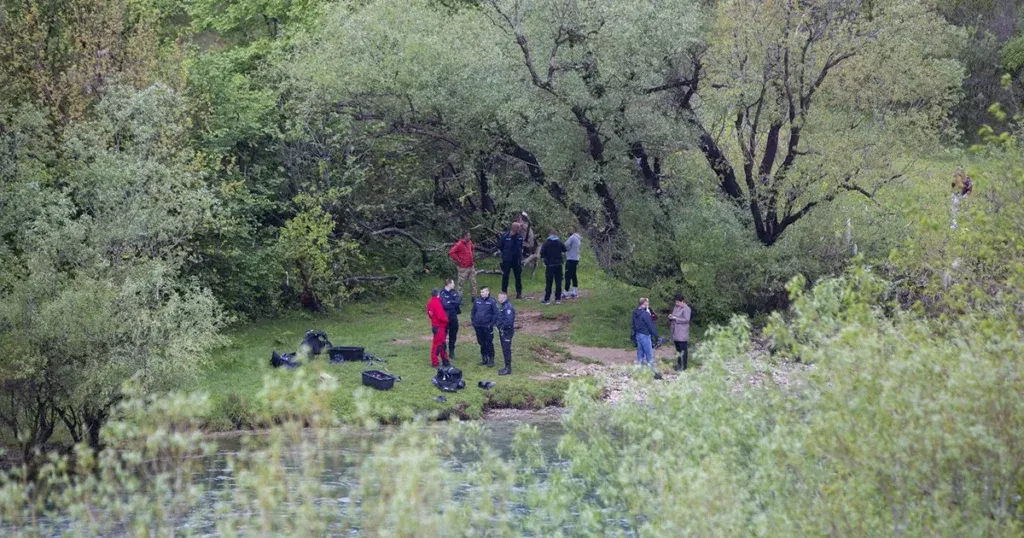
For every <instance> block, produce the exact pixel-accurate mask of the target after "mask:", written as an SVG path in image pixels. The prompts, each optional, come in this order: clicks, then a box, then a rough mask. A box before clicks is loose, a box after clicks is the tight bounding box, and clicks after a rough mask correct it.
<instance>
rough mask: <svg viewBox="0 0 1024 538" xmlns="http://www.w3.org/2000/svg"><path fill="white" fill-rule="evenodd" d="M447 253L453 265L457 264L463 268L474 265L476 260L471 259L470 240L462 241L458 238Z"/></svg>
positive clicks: (471, 248) (471, 243) (471, 244)
mask: <svg viewBox="0 0 1024 538" xmlns="http://www.w3.org/2000/svg"><path fill="white" fill-rule="evenodd" d="M448 255H449V256H451V258H452V260H454V261H455V265H458V266H459V267H461V268H463V269H467V268H469V267H473V266H474V265H476V262H475V261H474V260H473V242H472V241H463V240H462V239H459V240H458V241H457V242H456V243H455V245H453V246H452V249H451V250H449V251H448Z"/></svg>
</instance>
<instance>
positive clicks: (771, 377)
mask: <svg viewBox="0 0 1024 538" xmlns="http://www.w3.org/2000/svg"><path fill="white" fill-rule="evenodd" d="M588 296H589V292H588V291H587V290H580V297H579V298H578V299H567V300H585V298H586V297H588ZM540 299H541V297H540V296H539V295H537V294H528V295H525V296H524V297H523V299H522V301H524V302H537V301H540ZM466 317H467V318H468V316H466ZM460 321H462V323H461V326H460V329H459V337H458V341H459V342H460V343H467V344H475V343H476V334H475V332H474V331H473V327H472V326H471V325H470V324H469V321H468V319H466V320H460ZM571 322H572V317H571V315H570V314H568V313H559V314H556V315H552V314H550V313H548V312H546V311H544V310H535V309H521V310H519V311H518V312H517V315H516V331H517V332H523V333H526V334H529V335H533V336H539V337H542V338H544V339H545V341H548V342H552V343H553V345H552V346H551V347H550V348H549V347H543V348H538V349H535V350H534V352H535V353H537V356H538V358H539V359H540V360H542V361H544V362H547V363H548V364H551V365H552V366H555V367H556V368H557V370H556V371H553V372H549V373H545V374H540V375H538V376H535V377H536V378H537V379H571V378H580V377H593V378H594V379H596V380H597V381H598V382H599V383H600V384H601V386H603V387H604V388H605V391H604V400H606V401H609V402H611V403H616V402H620V401H622V400H623V399H624V398H625V397H626V395H627V394H629V395H633V397H635V398H637V399H638V400H639V401H644V400H646V393H645V391H644V389H643V388H642V386H641V385H642V384H640V383H637V379H638V377H637V374H636V373H635V368H636V349H626V348H608V347H591V346H582V345H577V344H571V343H565V342H564V339H563V338H561V336H562V335H563V334H565V333H566V332H567V331H568V327H569V324H570V323H571ZM418 340H420V341H423V342H429V341H430V340H431V337H430V335H429V334H425V335H423V336H421V337H420V338H419V339H418ZM394 343H396V344H411V343H413V341H412V340H409V339H399V340H395V341H394ZM694 348H695V346H694V345H693V344H691V347H690V353H691V356H692V354H693V351H694ZM654 355H655V362H656V364H657V367H658V370H659V371H660V372H661V374H662V376H663V377H664V379H665V380H666V381H669V380H672V379H675V378H677V377H678V376H680V375H684V376H685V375H687V372H679V373H677V372H675V371H674V370H672V368H671V364H672V363H673V362H674V360H675V357H676V352H675V348H674V346H673V345H672V344H671V343H667V344H665V345H662V346H661V347H659V348H655V350H654ZM768 356H769V354H768V351H767V343H766V342H763V341H756V340H755V345H754V349H753V350H751V351H750V352H749V353H748V356H747V358H746V359H747V360H749V363H748V364H744V362H745V361H744V360H743V359H738V360H737V361H735V362H734V363H732V364H729V365H726V368H727V369H728V370H729V371H731V372H733V373H735V374H736V376H737V382H736V384H735V385H734V386H733V389H732V390H733V392H741V391H743V390H746V389H747V388H750V387H758V386H762V385H763V384H764V383H766V382H768V381H771V382H774V383H775V384H777V385H780V386H789V385H790V383H791V377H793V374H794V373H795V372H801V371H806V370H808V369H809V367H808V366H806V365H803V364H799V363H794V362H791V361H788V360H785V359H782V360H781V361H772V362H769V361H768ZM748 366H749V368H748ZM744 370H746V371H748V372H752V373H742V372H743V371H744Z"/></svg>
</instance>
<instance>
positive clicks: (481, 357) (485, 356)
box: [477, 355, 487, 366]
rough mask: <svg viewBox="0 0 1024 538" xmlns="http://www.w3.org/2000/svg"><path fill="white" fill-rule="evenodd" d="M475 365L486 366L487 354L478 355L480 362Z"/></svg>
mask: <svg viewBox="0 0 1024 538" xmlns="http://www.w3.org/2000/svg"><path fill="white" fill-rule="evenodd" d="M477 366H487V355H480V364H478V365H477Z"/></svg>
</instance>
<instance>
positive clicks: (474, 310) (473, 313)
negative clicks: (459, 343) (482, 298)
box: [469, 301, 476, 323]
mask: <svg viewBox="0 0 1024 538" xmlns="http://www.w3.org/2000/svg"><path fill="white" fill-rule="evenodd" d="M475 319H476V301H473V309H472V310H470V312H469V321H470V323H472V322H473V320H475Z"/></svg>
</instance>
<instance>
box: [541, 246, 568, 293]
mask: <svg viewBox="0 0 1024 538" xmlns="http://www.w3.org/2000/svg"><path fill="white" fill-rule="evenodd" d="M564 252H565V243H562V240H561V239H559V238H558V236H557V235H555V234H551V235H549V236H548V239H547V241H544V246H542V247H540V258H541V259H542V260H544V267H545V272H544V300H543V301H541V304H548V301H550V300H551V285H552V284H554V285H555V304H562V253H564Z"/></svg>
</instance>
